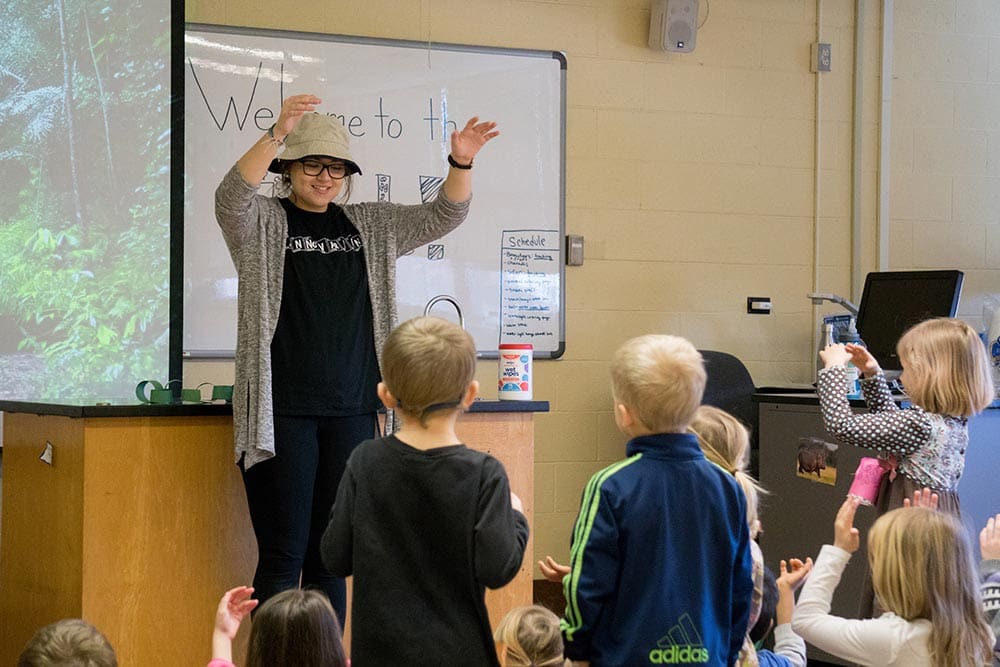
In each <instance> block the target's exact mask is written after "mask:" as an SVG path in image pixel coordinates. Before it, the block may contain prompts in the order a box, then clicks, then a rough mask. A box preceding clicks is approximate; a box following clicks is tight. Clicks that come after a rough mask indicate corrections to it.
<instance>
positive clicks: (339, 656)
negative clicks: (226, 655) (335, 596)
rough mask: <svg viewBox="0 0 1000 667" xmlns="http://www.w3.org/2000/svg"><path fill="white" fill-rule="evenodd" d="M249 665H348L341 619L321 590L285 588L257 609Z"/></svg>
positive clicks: (300, 666) (254, 666)
mask: <svg viewBox="0 0 1000 667" xmlns="http://www.w3.org/2000/svg"><path fill="white" fill-rule="evenodd" d="M246 665H247V667H273V665H297V666H298V667H345V665H347V656H345V655H344V647H343V645H342V644H341V641H340V623H339V622H337V615H336V614H335V613H334V611H333V607H331V606H330V601H329V600H328V599H327V597H326V596H325V595H323V594H322V593H320V592H319V591H313V590H301V589H298V588H295V589H291V590H287V591H282V592H281V593H278V594H277V595H275V596H274V597H273V598H271V599H269V600H268V601H267V602H265V603H264V604H263V605H262V606H261V607H260V609H258V610H257V613H256V615H255V616H254V619H253V626H252V627H251V629H250V645H249V646H248V648H247V661H246Z"/></svg>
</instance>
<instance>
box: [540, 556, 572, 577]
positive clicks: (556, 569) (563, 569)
mask: <svg viewBox="0 0 1000 667" xmlns="http://www.w3.org/2000/svg"><path fill="white" fill-rule="evenodd" d="M538 569H539V570H541V571H542V576H543V577H545V578H546V579H548V580H549V581H552V582H554V583H557V584H561V583H562V580H563V577H565V576H566V575H567V574H569V565H561V564H559V563H557V562H556V561H555V560H553V559H552V556H546V557H545V560H540V561H538Z"/></svg>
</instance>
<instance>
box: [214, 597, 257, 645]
mask: <svg viewBox="0 0 1000 667" xmlns="http://www.w3.org/2000/svg"><path fill="white" fill-rule="evenodd" d="M251 595H253V588H251V587H250V586H237V587H236V588H233V589H230V590H228V591H226V594H225V595H223V596H222V599H221V600H219V608H218V609H217V610H216V612H215V629H216V631H217V632H220V633H222V634H223V635H225V636H226V637H228V638H229V639H232V638H233V637H235V636H236V633H237V631H238V630H239V629H240V623H242V622H243V619H244V618H246V615H247V614H249V613H250V612H251V611H253V610H254V608H255V607H256V606H257V603H258V602H259V600H252V599H250V596H251Z"/></svg>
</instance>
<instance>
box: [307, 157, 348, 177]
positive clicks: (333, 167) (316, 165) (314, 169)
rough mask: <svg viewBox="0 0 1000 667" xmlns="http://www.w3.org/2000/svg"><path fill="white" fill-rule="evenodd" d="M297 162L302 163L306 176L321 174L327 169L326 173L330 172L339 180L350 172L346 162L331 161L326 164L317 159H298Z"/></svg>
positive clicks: (331, 175)
mask: <svg viewBox="0 0 1000 667" xmlns="http://www.w3.org/2000/svg"><path fill="white" fill-rule="evenodd" d="M296 162H298V163H299V164H301V165H302V173H304V174H305V175H306V176H319V175H320V174H321V173H322V172H323V170H324V169H326V173H328V174H330V178H332V179H335V180H338V181H339V180H340V179H342V178H344V177H345V176H347V174H348V169H347V164H346V163H345V162H331V163H330V164H324V163H322V162H318V161H316V160H296Z"/></svg>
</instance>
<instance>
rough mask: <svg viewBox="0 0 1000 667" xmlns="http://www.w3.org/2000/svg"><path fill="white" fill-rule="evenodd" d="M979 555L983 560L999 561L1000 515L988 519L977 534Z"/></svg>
mask: <svg viewBox="0 0 1000 667" xmlns="http://www.w3.org/2000/svg"><path fill="white" fill-rule="evenodd" d="M979 553H980V555H981V556H982V557H983V560H1000V514H997V515H996V517H990V518H989V520H988V521H987V522H986V527H985V528H983V530H982V531H981V532H980V533H979Z"/></svg>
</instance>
